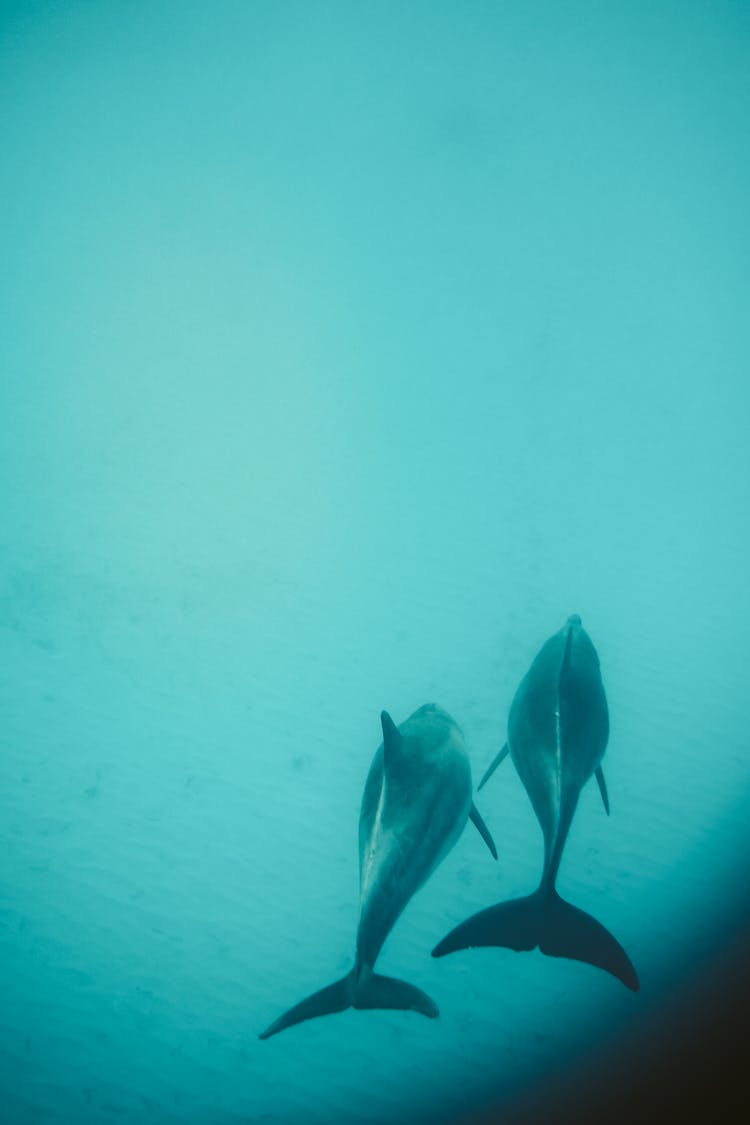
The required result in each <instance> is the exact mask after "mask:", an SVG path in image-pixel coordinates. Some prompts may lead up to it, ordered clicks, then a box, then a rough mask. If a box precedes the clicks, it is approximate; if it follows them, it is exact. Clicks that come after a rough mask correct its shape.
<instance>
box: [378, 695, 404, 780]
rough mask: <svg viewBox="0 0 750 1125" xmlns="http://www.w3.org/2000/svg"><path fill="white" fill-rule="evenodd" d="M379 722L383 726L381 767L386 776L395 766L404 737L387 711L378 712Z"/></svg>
mask: <svg viewBox="0 0 750 1125" xmlns="http://www.w3.org/2000/svg"><path fill="white" fill-rule="evenodd" d="M380 724H381V726H382V728H383V767H384V769H385V773H386V777H387V776H388V774H389V773H392V772H393V770H394V769H395V768H396V767H397V764H398V761H399V759H400V757H401V751H402V748H403V745H404V739H403V735H402V734H401V731H400V730H399V729H398V727H397V726H396V724H395V723H394V721H393V719H392V718H391V716H390V715H389V714H388V712H387V711H381V712H380Z"/></svg>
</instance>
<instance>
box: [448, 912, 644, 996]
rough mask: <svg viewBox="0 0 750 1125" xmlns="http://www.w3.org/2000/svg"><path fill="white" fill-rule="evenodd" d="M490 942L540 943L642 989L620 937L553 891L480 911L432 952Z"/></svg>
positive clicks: (522, 945)
mask: <svg viewBox="0 0 750 1125" xmlns="http://www.w3.org/2000/svg"><path fill="white" fill-rule="evenodd" d="M491 945H499V946H503V947H505V948H507V949H516V950H519V951H520V950H528V949H535V948H536V947H537V946H539V948H540V950H541V951H542V953H546V954H547V956H548V957H567V958H570V959H571V960H573V961H584V962H586V964H588V965H595V966H596V967H597V968H599V969H604V970H605V972H608V973H611V974H612V976H614V977H617V979H618V980H620V981H622V983H623V984H624V985H625V986H626V987H627V988H630V989H632V991H633V992H637V991H638V988H639V987H640V986H639V982H638V974H637V973H636V971H635V968H634V967H633V963H632V962H631V960H630V958H629V957H628V955H627V953H626V952H625V950H624V949H623V948H622V946H621V945H620V943H619V942H618V941H617V939H616V938H615V937H613V936H612V934H611V933H610V932H609V930H607V929H605V927H604V926H603V925H602V924H601V922H597V920H596V918H592V917H591V915H590V914H586V913H585V911H583V910H579V909H578V908H577V907H576V906H571V904H570V903H569V902H566V901H565V899H562V898H560V896H559V894H558V893H557V891H554V890H553V891H550V892H547V893H544V892H543V891H541V890H540V891H536V892H535V893H534V894H533V895H528V896H527V897H526V898H514V899H510V900H509V901H508V902H501V903H498V905H497V906H490V907H489V908H488V909H487V910H480V912H479V913H478V914H474V915H473V916H472V917H471V918H467V920H466V921H465V922H462V923H461V925H460V926H456V928H455V930H452V931H451V933H449V934H448V936H447V937H444V938H443V940H442V941H441V942H439V943H438V945H436V946H435V948H434V949H433V951H432V956H433V957H444V956H445V955H446V954H447V953H455V952H456V950H458V949H470V948H472V947H474V946H491Z"/></svg>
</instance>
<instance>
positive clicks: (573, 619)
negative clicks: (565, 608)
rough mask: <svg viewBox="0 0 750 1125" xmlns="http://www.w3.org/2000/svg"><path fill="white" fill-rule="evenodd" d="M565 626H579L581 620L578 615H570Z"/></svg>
mask: <svg viewBox="0 0 750 1125" xmlns="http://www.w3.org/2000/svg"><path fill="white" fill-rule="evenodd" d="M566 624H567V625H580V624H581V618H580V617H579V615H578V614H577V613H571V615H570V617H569V618H568V620H567V622H566Z"/></svg>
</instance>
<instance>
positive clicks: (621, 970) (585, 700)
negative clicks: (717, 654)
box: [432, 614, 639, 991]
mask: <svg viewBox="0 0 750 1125" xmlns="http://www.w3.org/2000/svg"><path fill="white" fill-rule="evenodd" d="M608 737H609V712H608V710H607V699H606V696H605V694H604V686H603V684H602V678H601V672H600V670H599V657H598V656H597V653H596V649H595V648H594V646H593V644H592V643H591V639H590V638H589V636H588V634H587V633H586V631H585V629H584V628H583V626H582V625H581V619H580V617H578V615H577V614H575V615H573V616H572V617H569V618H568V620H567V622H566V624H565V626H564V627H563V628H562V629H561V630H560V631H559V633H555V635H554V636H553V637H550V639H549V640H548V641H547V642H546V643H545V644H544V645H543V646H542V648H541V650H540V651H539V653H538V654H537V656H536V658H535V659H534V661H533V663H532V665H531V667H530V668H529V671H528V672H527V673H526V675H525V676H524V678H523V679H522V680H521V683H520V685H519V687H518V690H517V691H516V694H515V696H514V698H513V703H512V705H511V709H510V716H509V718H508V741H507V742H506V744H505V745H504V746H503V748H502V750H501V751H500V753H499V754H498V755H497V757H496V758H495V760H494V761H493V762H492V764H491V766H490V767H489V769H488V770H487V772H486V774H485V775H484V777H483V778H482V780H481V782H480V784H479V788H480V789H481V788H482V786H483V785H484V783H485V782H486V781H487V779H488V778H489V777H490V776H491V774H492V773H494V771H495V770H496V769H497V767H498V766H499V765H500V763H501V762H502V761H503V759H504V758H505V757H506V756H507V755H508V753H510V756H511V758H512V759H513V763H514V765H515V767H516V769H517V770H518V773H519V776H520V778H521V781H522V782H523V784H524V786H525V788H526V791H527V793H528V794H529V797H530V798H531V803H532V805H533V806H534V812H535V813H536V815H537V819H538V821H539V823H540V825H541V828H542V832H543V833H544V869H543V871H542V878H541V882H540V884H539V886H538V888H537V890H536V891H535V892H534V893H533V894H531V895H528V896H527V897H526V898H516V899H511V900H509V901H508V902H501V903H498V904H497V906H490V907H489V908H488V909H487V910H481V911H480V912H479V913H478V914H474V915H473V917H471V918H468V919H467V920H466V921H465V922H463V923H462V924H461V925H460V926H457V927H456V929H455V930H453V931H452V932H451V933H449V934H448V936H447V937H445V938H443V940H442V941H441V942H440V943H439V944H438V945H437V946H436V947H435V949H433V951H432V955H433V957H443V956H444V955H445V954H446V953H453V952H455V950H457V949H467V948H470V947H472V946H490V945H499V946H507V947H508V948H510V949H516V950H523V949H534V948H536V946H539V948H540V949H541V951H542V953H546V954H547V955H548V956H550V957H570V958H572V959H573V960H576V961H585V962H587V963H588V964H590V965H596V966H598V967H599V968H601V969H605V970H606V971H607V972H609V973H612V974H613V976H616V977H617V978H618V979H619V980H621V981H622V983H623V984H625V985H627V987H628V988H631V989H633V991H637V990H638V987H639V984H638V975H637V973H636V971H635V969H634V967H633V965H632V963H631V961H630V958H629V957H628V955H627V953H626V952H625V950H624V949H623V948H622V946H621V945H620V944H619V942H618V941H616V939H615V938H614V937H613V936H612V934H610V933H609V931H608V930H606V929H605V928H604V926H602V925H601V924H600V923H599V922H597V921H596V919H595V918H592V917H591V915H589V914H585V913H584V912H583V911H582V910H578V909H577V908H576V907H575V906H571V905H570V903H568V902H565V900H564V899H562V898H561V897H560V895H559V894H558V893H557V891H556V890H555V879H556V878H557V872H558V868H559V866H560V859H561V857H562V852H563V848H564V846H565V841H566V839H567V836H568V830H569V829H570V823H571V821H572V819H573V813H574V812H575V809H576V805H577V804H578V797H579V795H580V792H581V789H582V788H583V786H584V785H585V784H586V782H587V781H588V780H589V778H590V777H591V775H592V774H594V775H595V776H596V780H597V782H598V784H599V790H600V792H601V795H602V800H603V802H604V807H605V809H606V811H607V813H609V798H608V796H607V787H606V784H605V781H604V774H603V772H602V767H601V760H602V756H603V754H604V750H605V747H606V745H607V739H608Z"/></svg>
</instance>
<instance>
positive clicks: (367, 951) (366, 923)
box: [260, 703, 497, 1039]
mask: <svg viewBox="0 0 750 1125" xmlns="http://www.w3.org/2000/svg"><path fill="white" fill-rule="evenodd" d="M380 721H381V724H382V727H383V741H382V743H381V744H380V746H379V747H378V749H377V751H376V752H375V757H374V758H373V761H372V765H371V766H370V772H369V774H368V776H367V782H366V783H365V791H364V794H363V796H362V808H361V811H360V816H359V874H360V916H359V927H358V930H357V947H356V955H355V959H354V968H353V969H352V970H351V972H349V973H348V974H347V975H346V976H345V977H343V978H342V979H341V980H338V981H336V982H335V983H334V984H329V985H328V987H327V988H322V989H321V990H320V991H319V992H315V993H313V995H312V996H308V997H307V999H306V1000H302V1001H301V1002H300V1003H299V1004H296V1005H295V1007H293V1008H290V1009H289V1011H288V1012H285V1013H284V1015H283V1016H279V1018H278V1019H277V1020H275V1021H274V1022H273V1023H272V1024H271V1026H270V1027H268V1028H267V1029H266V1030H265V1031H264V1032H262V1033H261V1035H260V1038H261V1039H268V1038H269V1037H270V1036H271V1035H276V1034H277V1033H278V1032H279V1031H283V1030H284V1029H285V1028H287V1027H292V1026H293V1025H294V1024H296V1023H301V1022H302V1021H303V1020H309V1019H313V1018H314V1017H315V1016H325V1015H328V1014H329V1013H331V1012H343V1011H344V1010H345V1009H346V1008H399V1009H403V1010H408V1009H414V1011H416V1012H421V1013H422V1015H424V1016H429V1017H430V1018H431V1019H434V1018H435V1016H437V1015H438V1009H437V1005H436V1004H435V1002H434V1001H433V1000H431V999H430V997H429V996H428V995H427V994H426V993H424V992H422V991H421V990H420V989H418V988H415V987H414V985H411V984H407V983H406V981H402V980H396V979H395V978H394V977H384V976H381V975H380V974H378V973H375V972H373V966H374V964H375V961H376V959H377V956H378V954H379V953H380V950H381V949H382V946H383V942H384V941H385V939H386V938H387V936H388V934H389V933H390V931H391V930H392V928H393V926H394V924H395V922H396V919H397V918H398V917H399V915H400V914H401V912H402V910H403V909H404V907H405V906H406V904H407V902H408V901H409V899H410V898H411V897H412V895H413V894H414V893H415V892H416V891H417V890H419V888H420V887H421V886H422V884H423V883H424V882H425V881H426V880H427V878H428V876H429V875H430V874H431V873H432V872H433V871H434V870H435V868H436V867H437V865H438V864H439V863H440V861H441V860H442V859H443V858H444V857H445V856H446V855H447V853H448V852H449V851H450V849H451V848H452V847H453V845H454V844H455V842H456V840H457V839H458V837H459V836H460V835H461V832H462V831H463V829H464V826H465V824H466V821H467V820H468V819H469V818H471V820H472V821H473V822H474V824H475V825H476V826H477V828H478V829H479V832H480V833H481V835H482V837H483V839H484V840H485V842H486V844H487V846H488V847H489V849H490V851H491V852H492V855H493V856H494V857H495V859H497V851H496V850H495V845H494V843H493V840H492V837H491V836H490V833H489V831H488V829H487V827H486V825H485V823H484V821H483V820H482V818H481V816H480V815H479V813H478V812H477V810H476V808H475V807H474V804H473V803H472V799H471V767H470V765H469V758H468V756H467V753H466V749H465V746H464V740H463V736H462V734H461V731H460V729H459V727H458V726H457V725H456V723H455V722H454V721H453V719H452V718H451V717H450V715H448V714H446V712H445V711H443V709H442V708H441V707H438V706H437V705H436V704H434V703H427V704H425V705H424V706H423V707H420V708H419V710H418V711H415V712H414V714H413V715H412V716H411V717H410V718H408V719H407V720H406V722H404V723H402V724H401V725H400V726H399V727H397V726H396V725H395V724H394V722H393V720H392V719H391V717H390V715H389V714H388V712H387V711H383V712H382V713H381V715H380Z"/></svg>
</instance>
